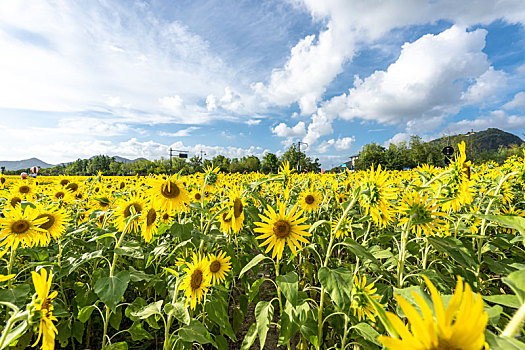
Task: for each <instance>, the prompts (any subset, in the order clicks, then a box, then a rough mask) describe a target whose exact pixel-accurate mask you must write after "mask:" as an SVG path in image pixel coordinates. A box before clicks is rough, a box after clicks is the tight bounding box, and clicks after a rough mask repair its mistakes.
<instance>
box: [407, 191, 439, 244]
mask: <svg viewBox="0 0 525 350" xmlns="http://www.w3.org/2000/svg"><path fill="white" fill-rule="evenodd" d="M397 211H398V212H399V213H401V218H400V219H399V226H403V225H405V224H407V223H410V228H412V232H413V233H415V234H416V235H417V236H420V235H421V233H424V234H425V235H426V236H428V235H434V232H436V231H439V230H441V229H442V226H443V224H444V221H443V220H442V219H440V217H441V216H445V215H446V214H445V213H442V212H439V211H438V204H436V201H435V200H433V199H432V200H430V199H429V198H428V196H427V195H426V194H425V195H422V196H421V195H420V194H419V192H416V191H414V192H407V193H405V195H404V196H403V198H402V199H401V204H400V205H399V207H398V210H397Z"/></svg>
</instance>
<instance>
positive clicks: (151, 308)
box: [131, 300, 164, 320]
mask: <svg viewBox="0 0 525 350" xmlns="http://www.w3.org/2000/svg"><path fill="white" fill-rule="evenodd" d="M163 302H164V300H159V301H156V302H153V303H151V304H149V305H146V306H144V307H143V308H142V309H140V310H138V311H135V312H132V313H131V315H132V316H135V317H138V318H140V319H141V320H143V319H145V318H148V317H150V316H151V315H156V314H160V313H161V307H162V303H163Z"/></svg>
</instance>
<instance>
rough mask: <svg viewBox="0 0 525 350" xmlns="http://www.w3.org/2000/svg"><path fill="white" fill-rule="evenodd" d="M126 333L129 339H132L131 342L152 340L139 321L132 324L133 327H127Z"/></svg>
mask: <svg viewBox="0 0 525 350" xmlns="http://www.w3.org/2000/svg"><path fill="white" fill-rule="evenodd" d="M128 332H129V334H131V339H133V341H137V340H142V339H153V336H152V335H151V334H149V332H148V331H146V330H145V329H144V327H143V326H142V323H141V322H140V321H135V322H133V325H132V326H131V327H129V329H128Z"/></svg>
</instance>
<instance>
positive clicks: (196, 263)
mask: <svg viewBox="0 0 525 350" xmlns="http://www.w3.org/2000/svg"><path fill="white" fill-rule="evenodd" d="M209 264H210V263H209V261H208V259H206V257H205V256H201V255H200V254H199V255H197V254H195V253H193V261H192V262H191V263H187V266H188V267H187V268H185V269H184V271H185V272H186V274H187V275H186V277H185V278H184V280H183V281H182V284H181V289H184V290H186V292H185V295H186V305H188V301H190V300H191V302H190V307H191V309H192V310H194V309H195V306H197V303H199V304H200V302H201V300H202V299H203V298H204V295H206V293H207V292H208V287H209V286H210V280H211V276H210V274H209V271H210V267H209Z"/></svg>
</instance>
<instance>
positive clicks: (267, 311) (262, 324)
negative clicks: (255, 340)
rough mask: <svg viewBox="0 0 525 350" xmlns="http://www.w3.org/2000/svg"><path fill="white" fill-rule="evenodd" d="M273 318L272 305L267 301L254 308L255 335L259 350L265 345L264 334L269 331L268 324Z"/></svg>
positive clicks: (260, 302)
mask: <svg viewBox="0 0 525 350" xmlns="http://www.w3.org/2000/svg"><path fill="white" fill-rule="evenodd" d="M272 318H273V305H272V303H270V302H269V301H259V302H258V303H257V306H256V307H255V319H256V321H257V334H258V335H259V343H260V345H261V349H263V348H264V343H266V334H267V333H268V330H269V329H270V323H271V322H272Z"/></svg>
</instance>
